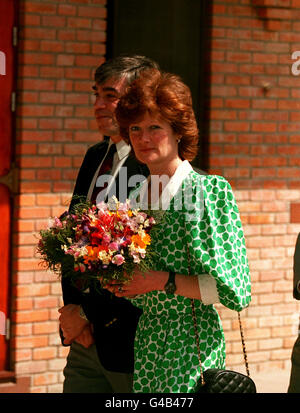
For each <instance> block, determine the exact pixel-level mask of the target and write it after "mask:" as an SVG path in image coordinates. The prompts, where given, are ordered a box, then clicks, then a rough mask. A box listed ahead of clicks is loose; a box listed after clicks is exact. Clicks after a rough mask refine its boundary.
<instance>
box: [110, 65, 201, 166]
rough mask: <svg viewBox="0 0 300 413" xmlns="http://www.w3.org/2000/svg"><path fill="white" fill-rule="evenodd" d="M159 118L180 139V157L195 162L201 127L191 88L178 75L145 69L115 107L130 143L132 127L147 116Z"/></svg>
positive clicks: (121, 128) (120, 125)
mask: <svg viewBox="0 0 300 413" xmlns="http://www.w3.org/2000/svg"><path fill="white" fill-rule="evenodd" d="M147 112H148V113H150V114H151V115H154V116H157V115H158V116H160V117H161V118H162V119H163V120H165V121H167V122H168V123H169V124H170V126H171V128H172V130H173V131H174V133H176V134H178V136H179V137H180V143H179V145H178V154H179V156H180V157H181V159H183V160H185V159H186V160H188V161H192V160H193V159H194V158H195V156H196V155H197V151H198V127H197V122H196V119H195V114H194V111H193V106H192V97H191V92H190V89H189V87H188V86H187V85H185V84H184V83H183V81H182V80H181V79H180V77H179V76H176V75H174V74H171V73H164V72H160V71H159V70H157V69H149V70H145V71H144V72H142V73H141V74H140V76H139V77H138V78H137V79H136V80H134V81H133V82H132V83H131V84H130V86H129V87H128V88H127V90H126V92H125V94H124V95H123V96H122V97H121V98H120V100H119V103H118V106H117V108H116V118H117V121H118V123H119V127H120V134H121V136H122V138H123V139H124V140H125V141H126V142H129V126H130V125H132V124H133V123H135V122H137V121H139V120H140V119H142V118H143V117H144V116H145V114H146V113H147Z"/></svg>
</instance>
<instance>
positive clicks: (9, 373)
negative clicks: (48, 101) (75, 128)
mask: <svg viewBox="0 0 300 413" xmlns="http://www.w3.org/2000/svg"><path fill="white" fill-rule="evenodd" d="M8 1H9V3H11V4H12V8H13V9H12V14H13V17H12V19H13V21H12V32H11V38H12V42H11V46H9V47H10V50H9V59H6V70H7V73H8V71H11V98H10V99H12V97H13V96H12V95H13V93H14V94H15V93H16V86H17V85H16V79H17V67H18V62H17V29H18V27H19V7H18V6H19V0H8ZM13 28H15V31H14V32H13ZM10 62H11V63H10ZM1 76H3V75H1ZM15 96H16V95H14V97H15ZM9 104H10V106H11V108H12V110H11V112H10V115H9V119H8V120H7V122H9V123H10V126H9V128H10V137H11V139H10V145H11V147H10V159H9V168H10V170H11V169H12V168H13V165H14V161H15V141H16V111H15V107H13V105H12V101H11V100H9ZM7 172H8V171H6V168H5V171H1V175H2V177H3V176H4V175H5V174H6V173H7ZM2 186H3V185H2ZM13 195H14V193H13V192H12V191H11V190H10V191H9V207H10V229H9V230H10V234H9V239H10V241H9V266H8V282H7V284H8V291H7V314H6V316H7V319H9V320H11V315H12V314H11V308H12V305H11V304H12V281H11V274H12V258H13V257H12V234H13V206H14V205H13V204H14V202H13V201H14V199H13ZM7 327H8V333H9V338H8V343H7V347H6V365H5V370H2V371H1V372H0V383H5V382H13V383H16V380H15V377H14V376H15V374H14V371H13V370H14V368H13V365H12V360H11V347H10V344H11V341H10V340H11V327H10V323H9V324H8V326H7ZM1 386H2V385H1ZM1 392H2V391H1V388H0V393H1Z"/></svg>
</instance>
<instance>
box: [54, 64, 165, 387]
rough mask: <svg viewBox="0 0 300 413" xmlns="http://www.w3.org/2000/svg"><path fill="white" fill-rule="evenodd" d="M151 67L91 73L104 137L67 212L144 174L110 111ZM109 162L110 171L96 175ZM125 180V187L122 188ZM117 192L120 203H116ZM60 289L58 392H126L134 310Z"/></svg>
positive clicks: (119, 301)
mask: <svg viewBox="0 0 300 413" xmlns="http://www.w3.org/2000/svg"><path fill="white" fill-rule="evenodd" d="M153 67H156V68H158V65H157V64H156V63H155V62H154V61H152V60H151V59H148V58H146V57H144V56H121V57H117V58H114V59H112V60H109V61H106V62H105V63H104V64H102V65H101V66H100V67H98V69H97V70H96V72H95V85H94V87H93V89H94V91H95V103H94V111H95V118H96V121H97V125H98V129H99V131H100V133H101V134H103V135H105V136H107V137H109V138H105V139H104V141H103V142H100V143H98V144H96V145H94V146H92V147H91V148H89V150H88V151H87V153H86V155H85V158H84V160H83V163H82V165H81V168H80V171H79V174H78V177H77V181H76V185H75V189H74V193H73V198H72V201H71V205H70V210H72V208H73V206H74V205H75V204H76V202H78V201H77V199H78V196H79V197H84V198H86V199H91V200H92V201H94V202H95V201H96V199H97V195H99V192H101V193H102V194H103V192H105V191H106V194H107V195H108V194H109V193H110V190H111V188H113V189H114V190H115V191H116V192H115V195H116V196H117V198H118V199H119V200H120V201H124V200H125V199H126V194H128V193H129V191H130V189H131V188H128V187H127V188H124V176H123V174H124V171H126V173H127V181H128V180H129V178H130V177H131V176H134V175H144V176H147V175H148V173H149V171H148V169H147V168H146V167H145V166H143V165H141V164H139V163H138V162H137V161H136V160H135V158H134V157H133V156H131V154H130V150H131V148H130V146H129V145H127V144H126V143H125V142H124V141H123V140H122V138H121V137H120V135H119V128H118V124H117V121H116V118H115V114H114V112H115V109H116V106H117V104H118V101H119V99H120V97H121V96H122V94H123V93H124V92H125V89H126V87H127V86H128V85H129V84H130V82H131V81H132V80H134V79H135V78H136V77H137V76H138V75H139V74H140V73H141V72H142V71H143V70H145V69H149V68H153ZM109 161H111V162H110V163H111V165H110V168H111V169H110V172H107V171H105V172H101V171H102V170H103V171H104V169H103V167H104V165H105V163H107V162H108V163H109ZM121 167H122V168H123V169H122V170H121ZM120 171H121V172H120ZM119 172H120V174H119ZM108 173H110V174H111V176H112V177H113V182H110V183H109V184H108V187H107V188H104V189H103V188H99V179H100V180H101V174H102V176H103V175H104V174H105V175H106V174H108ZM99 177H100V178H99ZM98 178H99V179H98ZM121 181H122V182H123V184H121V183H120V182H121ZM127 181H125V186H126V185H127V186H128V183H127ZM119 184H120V185H119ZM114 185H115V186H114ZM121 185H123V186H121ZM119 189H120V191H119ZM119 193H120V194H121V198H122V195H123V196H125V199H121V198H120V197H119V196H118V194H119ZM98 200H99V199H98ZM62 290H63V299H64V307H62V308H61V309H60V310H59V312H60V318H59V319H60V327H61V335H62V340H63V344H64V345H71V348H70V352H69V355H68V358H67V365H66V367H65V369H64V375H65V381H64V389H63V391H64V392H65V393H112V392H116V393H123V392H130V391H131V386H132V372H133V342H134V335H135V331H136V326H137V323H138V319H139V316H140V310H138V309H137V308H136V307H134V306H133V305H132V304H131V303H130V302H129V301H128V300H126V299H124V298H118V297H115V296H114V295H113V294H111V293H110V292H108V291H107V290H101V292H100V293H99V292H97V291H96V290H95V289H92V288H90V289H89V290H88V291H85V292H80V291H79V290H78V289H76V288H75V287H73V286H72V285H70V283H69V282H68V280H66V279H64V278H63V277H62Z"/></svg>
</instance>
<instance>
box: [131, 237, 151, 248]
mask: <svg viewBox="0 0 300 413" xmlns="http://www.w3.org/2000/svg"><path fill="white" fill-rule="evenodd" d="M131 241H132V242H133V243H134V246H135V247H140V248H143V249H144V248H146V246H147V245H149V244H150V241H151V237H150V235H148V234H145V235H144V236H143V237H141V236H140V235H133V236H132V237H131Z"/></svg>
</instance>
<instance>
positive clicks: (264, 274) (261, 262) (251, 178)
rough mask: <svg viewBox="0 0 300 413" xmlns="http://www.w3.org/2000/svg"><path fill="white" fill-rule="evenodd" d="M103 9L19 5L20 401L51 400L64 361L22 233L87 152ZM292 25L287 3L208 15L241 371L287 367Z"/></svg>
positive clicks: (292, 226) (47, 285) (298, 227)
mask: <svg viewBox="0 0 300 413" xmlns="http://www.w3.org/2000/svg"><path fill="white" fill-rule="evenodd" d="M105 4H106V0H93V1H92V0H69V1H64V2H59V1H56V0H43V1H42V0H36V1H29V0H21V1H20V43H19V73H18V106H17V158H18V163H19V165H20V172H21V186H20V189H21V193H20V195H19V196H18V197H16V199H15V213H14V215H15V224H14V231H13V248H14V250H13V253H14V258H13V314H12V316H13V317H12V321H13V337H12V338H13V340H12V358H13V360H12V361H13V365H14V367H15V369H16V372H17V374H18V376H20V377H22V376H29V377H30V380H31V387H30V391H32V392H53V391H58V392H59V391H61V383H62V369H63V367H64V365H65V357H66V354H67V352H68V350H67V349H65V348H63V347H61V346H60V340H59V336H58V332H57V331H58V322H57V317H58V313H57V309H58V308H59V306H60V305H61V290H60V283H59V282H58V281H57V280H56V279H55V277H54V276H53V274H51V273H47V272H45V271H44V270H43V269H42V268H41V267H40V266H39V265H38V264H39V261H38V259H37V258H36V256H35V247H36V238H35V233H36V232H37V231H38V230H39V229H40V228H41V227H43V226H45V225H46V224H47V220H48V217H49V216H53V215H56V214H59V213H60V212H62V211H63V210H64V209H65V207H66V205H67V204H68V201H69V199H70V194H71V191H72V189H73V185H74V179H75V176H76V174H77V171H78V167H79V165H80V163H81V160H82V156H83V154H84V153H85V151H86V148H87V146H89V145H90V144H92V143H93V142H95V141H97V140H98V139H99V135H98V132H97V130H96V125H95V122H94V119H93V112H92V108H91V103H92V101H91V97H90V95H91V94H90V91H91V89H90V87H91V80H92V78H93V70H94V68H95V67H96V66H97V65H99V64H100V63H101V62H102V61H103V59H104V58H103V56H104V53H105V41H106V37H105V27H106V26H105V11H106V9H105ZM266 6H268V7H266ZM299 17H300V1H296V0H261V1H258V0H256V1H254V0H253V1H251V0H227V1H225V0H214V1H213V27H212V53H211V80H210V81H211V98H210V104H209V106H208V112H207V118H208V121H209V130H208V139H209V142H210V147H209V150H210V153H209V160H210V171H211V172H212V173H218V174H221V175H224V176H225V177H226V178H227V179H228V180H229V181H230V182H231V184H232V186H233V187H234V190H235V195H236V198H237V200H238V204H239V207H240V211H241V216H242V221H243V224H244V230H245V234H246V243H247V248H248V257H249V263H250V269H251V275H252V283H253V299H252V304H251V306H250V307H249V308H248V309H246V310H245V311H244V312H243V320H244V326H245V336H246V340H247V348H248V353H249V354H248V359H249V361H250V368H251V371H259V370H268V369H273V368H285V367H289V358H290V353H291V347H292V344H293V342H294V340H295V337H296V334H297V332H296V330H297V324H298V313H299V311H300V306H299V303H297V302H295V301H294V300H293V299H292V291H291V290H292V288H291V280H292V255H293V250H294V245H295V240H296V235H297V233H298V232H299V231H300V224H299V221H300V219H299V216H300V215H299V206H297V205H299V200H300V185H299V182H300V180H299V171H300V169H299V165H300V152H299V141H300V138H299V136H300V135H299V132H298V131H299V130H300V128H299V127H300V123H299V114H298V109H299V97H300V95H299V91H298V87H299V86H300V84H299V82H300V76H299V77H297V76H293V75H292V74H291V65H292V63H293V61H292V59H291V54H292V52H293V51H294V50H297V49H299V50H300V25H299V22H298V21H297V20H299ZM299 90H300V89H299ZM297 211H298V212H297ZM219 309H220V314H221V317H222V319H223V324H224V330H225V336H226V340H227V364H228V367H234V368H240V369H241V370H243V367H242V356H241V344H240V341H239V330H238V324H237V318H236V314H235V313H233V312H231V311H229V310H227V309H224V308H221V307H220V308H219Z"/></svg>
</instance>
